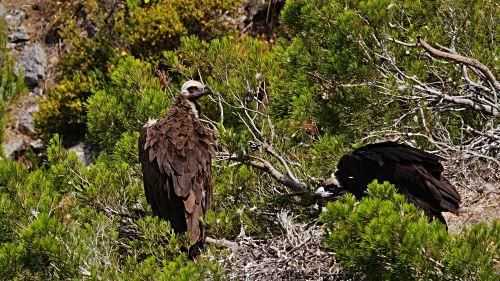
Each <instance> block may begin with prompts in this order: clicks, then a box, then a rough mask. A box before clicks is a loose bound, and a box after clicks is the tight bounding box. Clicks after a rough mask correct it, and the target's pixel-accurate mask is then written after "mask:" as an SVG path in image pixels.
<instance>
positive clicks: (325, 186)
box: [314, 178, 347, 197]
mask: <svg viewBox="0 0 500 281" xmlns="http://www.w3.org/2000/svg"><path fill="white" fill-rule="evenodd" d="M345 193H347V190H345V189H343V188H342V187H341V186H340V184H339V182H338V181H337V179H335V178H329V179H327V180H325V181H324V182H323V183H322V184H321V186H320V188H318V189H317V190H316V192H314V195H316V196H319V197H333V196H342V195H344V194H345Z"/></svg>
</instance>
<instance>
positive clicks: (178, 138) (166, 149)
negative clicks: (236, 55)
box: [139, 80, 215, 245]
mask: <svg viewBox="0 0 500 281" xmlns="http://www.w3.org/2000/svg"><path fill="white" fill-rule="evenodd" d="M210 93H211V90H210V88H208V87H205V86H204V85H203V84H202V83H200V82H197V81H193V80H191V81H188V82H186V83H184V85H183V86H182V88H181V92H180V94H178V95H177V97H176V100H175V102H174V104H173V106H172V108H171V109H170V111H169V112H168V113H167V115H166V116H164V117H163V118H161V119H159V120H158V121H155V122H148V124H146V125H145V126H144V127H143V128H142V130H141V134H140V137H139V159H140V162H141V165H142V173H143V181H144V191H145V193H146V199H147V201H148V203H149V204H150V205H151V207H152V209H153V213H154V214H155V215H157V216H159V217H161V218H162V219H165V220H168V221H169V222H170V225H171V226H172V228H173V229H174V231H175V232H176V233H184V232H186V231H187V232H189V234H190V244H191V245H194V244H199V245H201V243H203V242H204V240H205V233H204V230H203V226H202V224H201V223H200V221H199V217H204V216H205V214H206V212H207V210H208V209H209V208H210V203H211V197H212V182H211V176H212V172H211V160H212V156H213V155H214V153H215V150H214V146H213V144H214V141H215V138H214V135H213V134H212V132H211V131H209V130H208V129H207V128H205V126H203V124H202V123H201V122H200V120H199V116H198V104H197V103H196V101H197V100H198V98H200V97H201V96H203V95H206V94H210Z"/></svg>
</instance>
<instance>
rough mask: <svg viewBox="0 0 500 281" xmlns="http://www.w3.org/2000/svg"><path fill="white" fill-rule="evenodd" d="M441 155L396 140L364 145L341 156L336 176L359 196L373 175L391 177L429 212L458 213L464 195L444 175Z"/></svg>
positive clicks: (406, 194) (390, 179)
mask: <svg viewBox="0 0 500 281" xmlns="http://www.w3.org/2000/svg"><path fill="white" fill-rule="evenodd" d="M440 160H442V158H441V157H439V156H437V155H434V154H431V153H427V152H425V151H422V150H419V149H416V148H413V147H411V146H408V145H404V144H398V143H395V142H383V143H375V144H369V145H366V146H363V147H361V148H359V149H357V150H355V151H353V152H352V153H351V154H347V155H345V156H343V157H342V158H341V160H340V161H339V164H338V170H337V172H336V173H335V175H336V177H337V178H338V179H339V181H340V182H341V183H342V184H343V186H344V187H345V188H346V189H347V190H349V191H350V192H352V193H353V194H354V195H356V196H357V197H362V196H363V192H364V191H365V190H366V186H367V184H368V183H370V182H371V181H372V180H373V179H377V180H379V181H389V182H391V183H393V184H395V185H396V187H397V188H398V191H399V192H400V193H402V194H404V195H405V196H406V197H407V199H408V200H409V201H411V202H413V203H415V204H416V205H418V206H420V207H421V208H422V209H423V210H424V211H426V212H427V213H429V214H431V215H433V216H436V217H438V218H439V217H441V214H440V213H441V212H442V211H449V212H453V213H455V214H458V207H459V204H460V195H459V194H458V192H457V191H456V189H455V188H454V187H453V186H452V185H451V184H450V183H449V182H448V181H447V180H446V179H445V178H444V177H442V176H441V173H442V172H443V166H442V165H441V163H439V161H440Z"/></svg>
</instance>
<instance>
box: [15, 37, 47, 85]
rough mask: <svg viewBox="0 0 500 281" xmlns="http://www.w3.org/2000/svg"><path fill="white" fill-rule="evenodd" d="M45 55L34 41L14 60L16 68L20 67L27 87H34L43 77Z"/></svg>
mask: <svg viewBox="0 0 500 281" xmlns="http://www.w3.org/2000/svg"><path fill="white" fill-rule="evenodd" d="M46 67H47V55H46V54H45V50H44V49H43V48H42V46H41V45H40V44H39V43H35V44H33V45H31V46H30V47H28V48H27V49H26V50H24V52H23V54H22V55H21V58H20V59H19V60H18V61H17V62H16V70H19V69H22V71H23V75H24V82H25V83H26V85H27V86H28V87H29V88H35V87H37V86H38V85H39V83H40V81H41V80H43V79H44V77H45V68H46Z"/></svg>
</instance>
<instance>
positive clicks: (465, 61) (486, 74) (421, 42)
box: [417, 37, 500, 91]
mask: <svg viewBox="0 0 500 281" xmlns="http://www.w3.org/2000/svg"><path fill="white" fill-rule="evenodd" d="M417 40H418V44H419V45H420V46H422V48H424V50H425V51H427V52H428V53H430V54H431V55H434V56H436V57H440V58H444V59H447V60H451V61H454V62H458V63H462V64H465V65H468V66H471V67H474V68H476V69H478V70H479V71H480V72H481V73H482V74H483V75H484V77H485V78H486V79H487V80H488V81H489V82H490V83H491V84H492V85H493V87H495V90H496V91H500V83H498V82H497V80H496V78H495V76H494V75H493V73H492V72H491V71H490V70H489V68H488V67H487V66H486V65H484V64H482V63H481V62H480V61H478V60H476V59H473V58H468V57H464V56H460V55H457V54H452V53H447V52H443V51H440V50H438V49H436V48H434V47H432V46H431V45H429V44H427V42H425V41H424V40H423V39H422V38H421V37H418V38H417Z"/></svg>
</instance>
